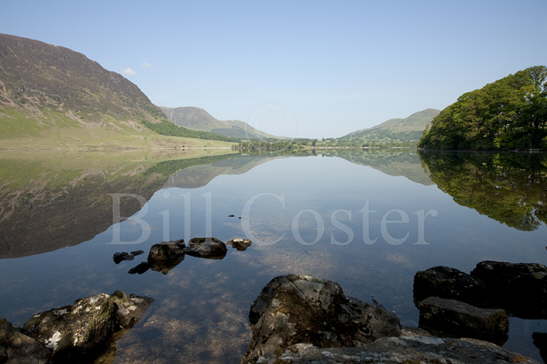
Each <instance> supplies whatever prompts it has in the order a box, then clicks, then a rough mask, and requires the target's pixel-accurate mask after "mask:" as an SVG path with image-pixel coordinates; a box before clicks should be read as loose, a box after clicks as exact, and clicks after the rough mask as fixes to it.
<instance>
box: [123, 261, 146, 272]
mask: <svg viewBox="0 0 547 364" xmlns="http://www.w3.org/2000/svg"><path fill="white" fill-rule="evenodd" d="M149 269H150V265H149V264H148V262H142V263H139V264H138V265H136V266H134V267H133V268H131V269H130V270H129V271H128V273H129V274H143V273H145V272H147V271H148V270H149Z"/></svg>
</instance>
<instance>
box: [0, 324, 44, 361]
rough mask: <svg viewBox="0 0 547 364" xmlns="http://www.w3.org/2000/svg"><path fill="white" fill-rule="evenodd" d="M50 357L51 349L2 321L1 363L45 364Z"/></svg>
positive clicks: (0, 331) (0, 332)
mask: <svg viewBox="0 0 547 364" xmlns="http://www.w3.org/2000/svg"><path fill="white" fill-rule="evenodd" d="M50 356H51V350H50V349H48V348H46V347H45V346H44V345H42V344H41V343H40V342H38V341H37V340H35V339H34V338H32V337H30V336H27V335H25V334H23V333H22V332H21V331H20V330H19V329H16V328H15V327H13V326H12V325H11V324H10V323H9V322H8V321H6V320H4V319H0V363H6V364H15V363H29V364H31V363H32V364H45V363H47V362H48V360H49V357H50Z"/></svg>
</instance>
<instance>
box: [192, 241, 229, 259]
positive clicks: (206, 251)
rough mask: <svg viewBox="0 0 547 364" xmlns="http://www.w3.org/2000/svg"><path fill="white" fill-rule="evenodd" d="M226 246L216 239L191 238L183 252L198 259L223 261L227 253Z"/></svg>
mask: <svg viewBox="0 0 547 364" xmlns="http://www.w3.org/2000/svg"><path fill="white" fill-rule="evenodd" d="M227 251H228V250H227V249H226V244H224V242H222V241H221V240H219V239H217V238H193V239H191V240H190V242H189V243H188V247H187V248H185V249H184V252H185V253H186V254H188V255H191V256H193V257H198V258H209V259H223V258H224V257H225V256H226V253H227Z"/></svg>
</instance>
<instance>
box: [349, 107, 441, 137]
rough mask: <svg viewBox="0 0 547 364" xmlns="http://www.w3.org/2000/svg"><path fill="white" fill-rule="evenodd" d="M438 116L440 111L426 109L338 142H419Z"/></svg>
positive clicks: (353, 134) (363, 130) (361, 131)
mask: <svg viewBox="0 0 547 364" xmlns="http://www.w3.org/2000/svg"><path fill="white" fill-rule="evenodd" d="M438 114H439V110H435V109H425V110H422V111H419V112H416V113H414V114H412V115H410V116H408V117H406V118H404V119H390V120H387V121H384V122H383V123H381V124H378V125H376V126H373V127H372V128H367V129H362V130H358V131H355V132H353V133H350V134H348V135H345V136H343V137H341V138H338V140H340V141H342V142H355V143H375V142H376V143H377V142H384V143H398V142H400V143H408V142H418V140H419V139H420V137H421V136H422V133H423V131H424V130H425V129H426V127H427V126H428V125H429V123H431V121H432V120H433V118H434V117H435V116H437V115H438Z"/></svg>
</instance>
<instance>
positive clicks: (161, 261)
mask: <svg viewBox="0 0 547 364" xmlns="http://www.w3.org/2000/svg"><path fill="white" fill-rule="evenodd" d="M183 260H184V240H177V241H168V242H164V243H160V244H155V245H153V246H152V247H151V248H150V252H149V253H148V265H149V267H150V269H152V270H154V271H157V272H161V273H163V274H167V273H169V271H170V270H171V269H173V268H175V267H176V266H177V265H178V264H179V263H180V262H182V261H183Z"/></svg>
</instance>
